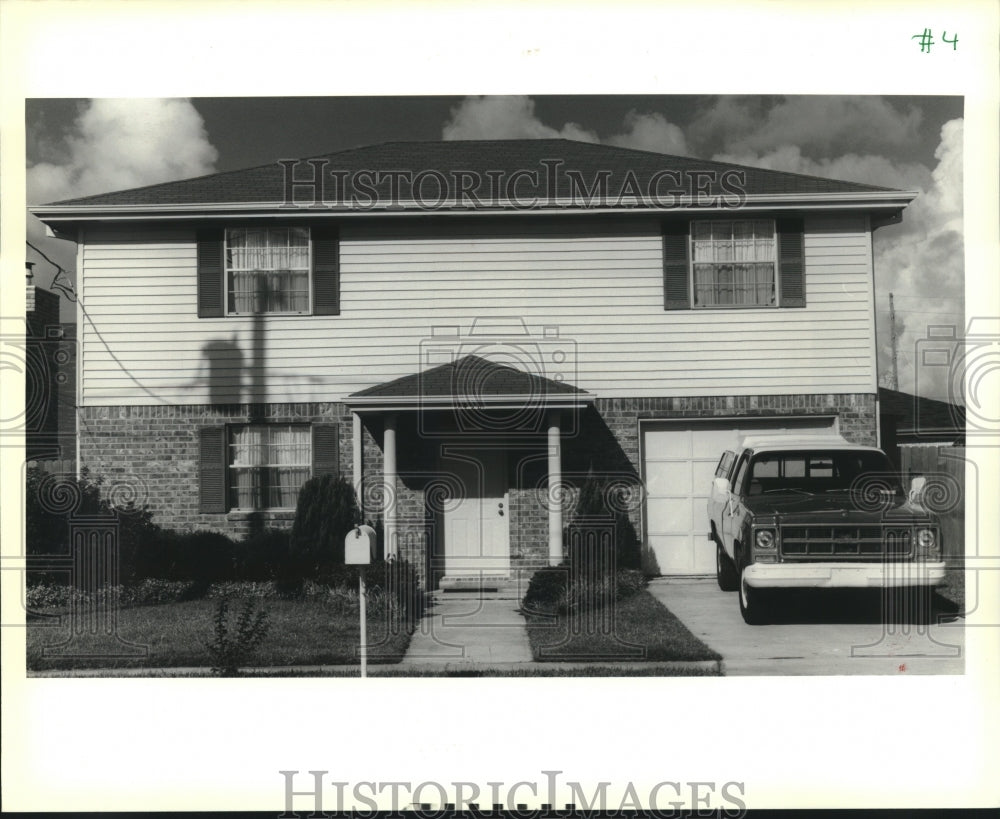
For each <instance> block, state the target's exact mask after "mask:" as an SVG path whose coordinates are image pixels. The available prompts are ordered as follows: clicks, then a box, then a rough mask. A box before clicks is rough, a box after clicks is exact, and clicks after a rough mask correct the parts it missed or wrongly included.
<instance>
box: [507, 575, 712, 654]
mask: <svg viewBox="0 0 1000 819" xmlns="http://www.w3.org/2000/svg"><path fill="white" fill-rule="evenodd" d="M526 620H527V622H528V637H529V639H530V640H531V651H532V654H533V655H534V658H535V660H538V661H542V662H545V661H563V662H579V661H583V662H587V661H597V662H602V661H603V662H609V661H610V662H614V661H618V662H629V661H646V662H650V661H658V660H659V661H671V660H719V659H721V657H720V656H719V655H718V654H717V653H716V652H714V651H713V650H712V649H710V648H709V647H708V646H707V645H705V644H704V643H703V642H702V641H701V640H699V639H698V638H697V637H695V636H694V635H693V634H692V633H691V632H690V631H688V629H687V628H686V627H685V626H684V624H683V623H681V621H680V620H678V619H677V618H676V617H675V616H674V615H673V614H671V613H670V612H669V611H668V610H667V609H666V608H665V607H664V606H663V604H661V603H660V602H659V601H658V600H656V599H655V598H654V597H653V596H652V595H651V594H650V593H649V592H647V591H640V592H637V593H636V594H633V595H631V596H629V597H626V598H624V599H623V600H619V601H617V602H616V603H615V604H614V605H613V606H610V607H605V608H604V609H596V610H591V611H590V612H585V613H582V614H578V613H568V614H552V615H543V614H531V613H529V614H527V615H526Z"/></svg>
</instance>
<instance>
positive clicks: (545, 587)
mask: <svg viewBox="0 0 1000 819" xmlns="http://www.w3.org/2000/svg"><path fill="white" fill-rule="evenodd" d="M568 585H569V568H568V567H567V566H547V567H546V568H544V569H539V570H538V571H537V572H535V573H534V574H533V575H532V576H531V580H529V581H528V588H527V590H526V591H525V594H524V600H523V601H522V606H523V607H524V608H525V609H526V610H528V611H532V612H548V613H551V612H556V611H559V610H560V609H561V608H563V607H565V605H566V595H567V590H568Z"/></svg>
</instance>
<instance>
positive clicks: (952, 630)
mask: <svg viewBox="0 0 1000 819" xmlns="http://www.w3.org/2000/svg"><path fill="white" fill-rule="evenodd" d="M649 591H650V593H651V594H652V595H653V596H654V597H656V598H657V599H658V600H659V601H660V602H662V603H663V604H664V605H665V606H666V607H667V608H668V609H670V611H672V612H673V613H674V614H675V615H676V616H677V617H678V618H680V620H681V622H683V623H684V625H686V626H687V627H688V629H690V630H691V632H692V633H693V634H694V635H695V636H697V637H698V638H700V639H701V640H702V641H704V642H705V643H707V644H708V645H709V646H711V647H712V648H714V649H715V650H716V651H718V652H719V653H720V654H721V655H722V657H723V661H724V666H723V667H724V672H725V674H726V675H727V676H740V675H802V674H818V675H842V674H896V675H898V674H961V673H962V672H963V669H964V628H963V626H964V621H963V620H961V619H956V617H955V616H954V615H952V616H948V615H947V614H946V613H945V612H944V611H942V610H941V609H942V606H941V603H942V600H941V598H938V597H936V596H935V611H936V612H937V614H938V615H940V617H935V618H934V619H943V620H945V621H950V622H941V623H937V624H935V625H931V626H926V625H916V624H911V623H901V624H898V623H888V624H883V619H884V618H883V616H882V607H883V604H882V599H881V595H880V594H879V592H878V591H867V590H866V591H864V592H855V591H845V590H836V591H833V590H828V591H823V592H821V593H817V592H810V593H803V592H798V591H795V592H787V593H786V594H785V595H783V596H782V597H781V598H779V601H778V606H779V607H780V608H779V613H778V614H777V615H776V616H775V618H774V622H773V623H770V624H768V625H763V626H748V625H747V624H746V623H744V622H743V618H742V617H740V609H739V604H738V602H737V599H736V593H735V592H723V591H720V590H719V587H718V586H717V585H716V583H715V578H714V577H713V578H710V579H707V578H695V579H687V578H684V579H681V578H658V579H656V580H652V581H651V582H650V584H649Z"/></svg>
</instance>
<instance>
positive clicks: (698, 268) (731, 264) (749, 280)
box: [692, 219, 775, 306]
mask: <svg viewBox="0 0 1000 819" xmlns="http://www.w3.org/2000/svg"><path fill="white" fill-rule="evenodd" d="M692 250H693V265H694V289H695V303H696V304H701V305H736V306H741V305H770V304H774V303H775V292H774V224H773V223H772V222H770V221H769V220H766V219H759V220H752V221H750V220H748V221H738V222H728V221H727V222H723V221H716V222H710V221H706V222H695V223H694V224H693V226H692Z"/></svg>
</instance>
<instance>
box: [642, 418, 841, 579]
mask: <svg viewBox="0 0 1000 819" xmlns="http://www.w3.org/2000/svg"><path fill="white" fill-rule="evenodd" d="M834 420H835V419H834V418H801V419H798V418H786V419H767V420H765V419H760V420H749V419H747V420H729V421H711V422H691V421H685V422H680V423H673V422H661V421H657V422H650V423H646V424H643V425H642V457H643V464H642V465H643V480H644V481H645V484H646V510H645V516H644V521H643V522H644V526H645V534H646V542H647V543H649V546H650V550H649V551H650V552H651V554H648V555H647V569H651V570H653V571H658V572H659V573H660V574H710V573H714V572H715V551H714V547H713V546H712V543H711V541H709V540H708V530H709V524H708V512H707V510H706V506H707V504H708V492H709V488H710V486H711V483H712V476H713V475H714V473H715V467H716V465H717V464H718V462H719V457H720V456H721V455H722V453H723V452H724V451H725V450H727V449H735V448H736V447H737V446H738V444H739V442H740V440H741V439H742V438H743V436H744V435H757V434H762V433H766V434H768V435H771V434H775V435H779V434H782V433H785V432H787V433H795V432H830V431H831V430H832V429H833V426H834Z"/></svg>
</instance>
